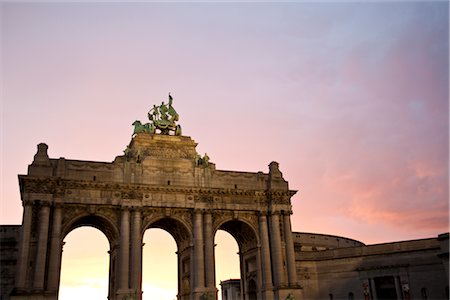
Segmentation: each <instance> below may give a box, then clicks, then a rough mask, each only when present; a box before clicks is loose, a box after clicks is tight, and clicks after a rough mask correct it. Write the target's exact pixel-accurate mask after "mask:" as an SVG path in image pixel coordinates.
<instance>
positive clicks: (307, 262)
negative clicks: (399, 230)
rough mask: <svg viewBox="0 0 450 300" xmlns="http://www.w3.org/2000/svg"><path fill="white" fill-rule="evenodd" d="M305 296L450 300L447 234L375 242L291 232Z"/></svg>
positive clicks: (313, 297)
mask: <svg viewBox="0 0 450 300" xmlns="http://www.w3.org/2000/svg"><path fill="white" fill-rule="evenodd" d="M293 236H294V245H295V249H296V252H295V255H296V267H297V275H298V278H299V280H300V281H301V283H302V286H303V291H304V297H305V298H306V299H448V297H449V295H448V234H443V235H440V236H439V237H436V238H429V239H421V240H413V241H401V242H395V243H385V244H376V245H367V246H366V245H364V244H362V243H360V242H357V241H354V240H349V239H345V238H342V237H336V236H330V235H316V234H311V233H293Z"/></svg>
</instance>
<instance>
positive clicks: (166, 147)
mask: <svg viewBox="0 0 450 300" xmlns="http://www.w3.org/2000/svg"><path fill="white" fill-rule="evenodd" d="M196 147H197V143H196V142H195V141H194V140H192V139H191V138H190V137H188V136H174V135H161V134H148V133H138V134H136V136H135V137H134V138H133V139H132V140H131V142H130V145H129V146H128V147H127V150H126V151H125V152H126V153H125V156H126V157H127V158H128V159H130V158H136V159H138V160H139V161H143V160H144V159H145V158H147V157H152V158H162V159H195V158H196V156H197V151H196V149H195V148H196Z"/></svg>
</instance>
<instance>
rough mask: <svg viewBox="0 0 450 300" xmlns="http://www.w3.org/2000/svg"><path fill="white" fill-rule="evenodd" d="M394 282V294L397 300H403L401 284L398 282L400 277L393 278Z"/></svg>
mask: <svg viewBox="0 0 450 300" xmlns="http://www.w3.org/2000/svg"><path fill="white" fill-rule="evenodd" d="M394 280H395V281H394V282H395V292H396V293H397V299H403V291H402V283H401V282H400V277H399V276H395V277H394Z"/></svg>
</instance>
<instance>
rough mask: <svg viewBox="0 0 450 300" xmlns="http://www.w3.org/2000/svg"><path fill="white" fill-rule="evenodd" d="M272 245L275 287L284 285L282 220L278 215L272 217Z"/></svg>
mask: <svg viewBox="0 0 450 300" xmlns="http://www.w3.org/2000/svg"><path fill="white" fill-rule="evenodd" d="M271 221H272V222H271V224H272V227H271V231H270V236H271V239H270V245H271V246H272V247H271V251H272V262H273V273H274V274H273V275H274V283H275V286H277V287H279V286H282V285H284V283H285V280H284V268H283V253H282V251H281V236H280V218H279V215H278V214H273V215H272V216H271Z"/></svg>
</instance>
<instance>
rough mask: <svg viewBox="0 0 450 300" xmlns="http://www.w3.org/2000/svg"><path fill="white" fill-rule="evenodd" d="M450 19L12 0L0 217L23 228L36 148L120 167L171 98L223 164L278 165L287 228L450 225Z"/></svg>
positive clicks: (380, 229)
mask: <svg viewBox="0 0 450 300" xmlns="http://www.w3.org/2000/svg"><path fill="white" fill-rule="evenodd" d="M448 15H449V4H448V2H447V1H431V2H420V1H415V2H414V1H413V2H395V3H391V2H386V1H383V2H370V3H359V2H358V3H356V2H355V3H352V2H348V3H347V2H326V3H310V2H298V3H296V2H285V3H270V2H264V3H256V2H255V3H248V2H247V3H238V2H235V3H183V2H182V3H174V2H171V3H159V2H139V3H120V2H114V3H106V2H105V3H81V2H80V3H56V2H54V3H37V2H36V3H25V2H22V3H20V2H18V3H13V2H9V3H6V2H2V3H0V19H1V20H0V22H1V23H0V26H1V49H0V50H1V87H2V93H1V98H2V100H1V116H2V117H1V120H2V122H1V133H0V134H1V168H0V169H1V175H0V176H1V184H2V188H1V201H0V206H1V207H0V208H1V209H0V224H20V223H21V219H22V206H21V200H20V192H19V185H18V180H17V175H18V174H26V172H27V166H28V165H29V164H30V163H31V162H32V160H33V156H34V154H35V153H36V145H37V144H39V143H41V142H44V143H46V144H48V146H49V150H48V151H49V156H50V157H51V158H59V157H65V158H66V159H78V160H89V161H104V162H111V161H113V160H114V158H115V157H116V156H118V155H122V154H123V150H124V149H125V147H126V145H127V144H128V143H129V142H130V139H131V134H132V132H133V127H132V126H131V123H132V122H133V121H134V120H141V121H143V122H146V115H147V111H148V110H149V109H150V108H151V107H152V106H153V105H154V104H160V103H161V101H166V100H167V94H168V93H169V92H171V94H172V96H173V98H174V107H175V108H176V110H177V112H178V113H179V114H180V121H179V124H181V126H182V127H183V135H186V136H191V137H192V138H193V139H194V140H195V141H196V142H197V143H198V146H197V150H198V152H199V153H200V154H204V153H208V155H209V157H210V159H211V161H212V162H213V163H215V164H216V167H217V169H220V170H235V171H249V172H258V171H262V172H264V173H267V172H268V164H269V163H270V162H271V161H277V162H278V163H279V164H280V170H281V172H282V173H283V176H284V178H285V179H286V180H287V181H288V182H289V188H290V189H292V190H298V193H297V194H296V195H295V196H294V197H293V198H292V204H293V215H292V218H291V220H292V229H293V231H298V232H314V233H323V234H331V235H337V236H344V237H348V238H352V239H356V240H360V241H362V242H364V243H366V244H373V243H384V242H393V241H400V240H411V239H419V238H427V237H435V236H437V235H438V234H440V233H444V232H448V231H449V220H448V217H449V211H448V207H449V203H448V200H449V197H448V191H449V189H448V183H449V176H448V174H449V172H448V167H449V159H448V153H449V130H448V125H449V124H448V122H449V117H448V116H449V105H448V97H449V92H448V82H449V67H448V62H449V58H448V53H449V29H448V27H449V21H448ZM83 230H84V229H81V231H80V232H83ZM86 232H87V231H86ZM77 233H78V231H77V232H75V231H74V232H72V233H70V234H69V235H68V236H67V237H66V238H67V239H68V241H69V242H70V240H72V234H74V236H76V235H77ZM146 234H147V233H146ZM94 236H95V234H94ZM169 237H170V236H169ZM160 238H161V239H164V237H160ZM158 239H159V238H158ZM75 240H76V238H75ZM97 240H101V238H100V239H96V238H92V240H89V241H85V242H84V243H85V244H87V245H91V246H92V248H96V245H97V244H96V243H97ZM169 240H170V239H169ZM225 240H227V239H226V238H225ZM222 243H223V246H222V247H224V249H223V250H224V252H227V253H228V254H229V255H230V257H232V256H233V255H235V254H233V251H235V250H233V249H234V248H233V247H234V245H233V243H234V241H233V240H230V239H228V242H222ZM69 244H70V243H68V244H67V245H66V247H65V248H64V254H63V255H65V254H67V253H69V252H71V250H74V251H75V250H76V247H75V248H73V249H72V247H74V246H69ZM104 246H105V244H101V242H100V241H99V244H98V248H102V247H104ZM106 246H107V245H106ZM166 247H170V242H168V243H167V245H166ZM218 247H219V245H218ZM102 249H103V248H102ZM227 249H228V251H227ZM81 250H86V251H87V249H81ZM102 251H103V250H102ZM103 253H104V252H103ZM77 255H78V256H75V258H72V259H71V261H72V262H76V261H77V257H80V256H82V255H81V254H77ZM92 255H94V254H92ZM103 255H105V254H103ZM155 255H156V256H157V254H153V256H155ZM150 256H152V255H150ZM105 257H107V255H105ZM105 257H103V258H100V261H101V259H104V258H105ZM224 259H225V258H224ZM227 259H228V258H227ZM227 259H225V260H227ZM97 263H99V261H97ZM69 264H70V262H69V261H67V262H66V261H65V260H64V259H63V269H64V265H65V266H67V265H69ZM104 267H105V266H104V264H103V267H99V268H100V269H101V268H104ZM106 268H107V267H106ZM217 268H219V266H217ZM100 269H99V270H100ZM63 271H64V270H63ZM224 273H226V272H224ZM73 275H74V276H73V278H72V279H73V280H75V279H76V278H75V277H76V274H75V273H74V274H73ZM175 275H176V273H175ZM168 276H169V277H170V276H173V273H170V275H168ZM169 277H167V278H169ZM149 278H150V277H149ZM167 278H160V279H161V280H159V284H161V286H164V284H165V282H167V281H168V280H169V281H170V280H173V279H167ZM170 278H173V277H170ZM66 279H67V278H66ZM66 279H65V280H66ZM218 279H222V280H224V279H228V278H221V277H219V276H218ZM70 280H71V279H70V278H68V279H67V281H65V282H67V285H66V286H65V287H67V288H68V289H67V291H69V290H70V282H71V281H70ZM76 280H78V285H77V286H78V287H80V283H79V282H80V280H81V279H80V277H78V279H76ZM93 282H94V281H93ZM175 282H176V280H175ZM94 283H95V282H94ZM155 283H156V282H155ZM95 284H96V283H95ZM95 284H94V285H95ZM98 284H99V286H100V285H101V283H98ZM69 293H70V292H69ZM175 293H176V292H175Z"/></svg>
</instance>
